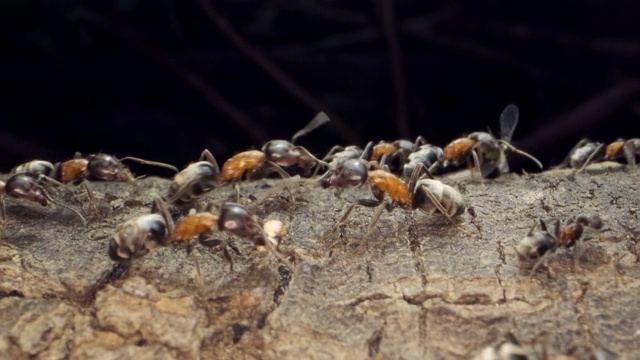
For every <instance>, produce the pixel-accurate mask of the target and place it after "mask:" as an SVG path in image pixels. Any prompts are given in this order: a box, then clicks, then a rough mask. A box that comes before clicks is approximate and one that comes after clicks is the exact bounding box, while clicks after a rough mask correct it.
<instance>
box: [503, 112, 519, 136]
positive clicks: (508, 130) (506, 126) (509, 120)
mask: <svg viewBox="0 0 640 360" xmlns="http://www.w3.org/2000/svg"><path fill="white" fill-rule="evenodd" d="M519 118H520V111H519V110H518V107H517V106H516V105H515V104H509V105H507V107H506V108H504V110H502V114H500V137H501V138H502V140H504V141H506V142H510V141H511V137H512V136H513V132H514V131H515V130H516V126H517V125H518V120H519Z"/></svg>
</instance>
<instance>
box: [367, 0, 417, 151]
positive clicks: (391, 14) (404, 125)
mask: <svg viewBox="0 0 640 360" xmlns="http://www.w3.org/2000/svg"><path fill="white" fill-rule="evenodd" d="M374 3H377V5H378V12H379V14H380V20H381V23H382V29H383V31H384V37H385V39H386V41H387V46H388V47H389V57H390V60H391V71H392V73H393V80H394V89H395V93H396V106H397V109H396V127H397V130H398V135H399V136H400V138H407V137H409V110H408V103H407V81H406V77H405V71H404V65H403V63H402V50H401V48H400V41H399V39H398V27H397V24H396V12H395V4H394V1H393V0H374Z"/></svg>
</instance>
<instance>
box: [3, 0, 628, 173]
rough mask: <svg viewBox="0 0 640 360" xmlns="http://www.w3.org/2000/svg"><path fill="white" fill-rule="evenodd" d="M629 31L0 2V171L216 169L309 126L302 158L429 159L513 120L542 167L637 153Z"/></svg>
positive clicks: (535, 18)
mask: <svg viewBox="0 0 640 360" xmlns="http://www.w3.org/2000/svg"><path fill="white" fill-rule="evenodd" d="M638 14H640V2H638V1H632V0H628V1H615V2H606V3H605V2H602V1H590V0H581V1H569V0H560V1H474V0H468V1H424V0H396V1H392V0H374V1H331V0H300V1H291V0H271V1H255V0H216V1H210V0H152V1H151V0H146V1H145V0H114V1H27V0H4V1H2V3H1V4H0V24H1V25H0V26H1V35H0V41H1V43H2V49H3V54H2V55H0V75H1V78H0V84H1V85H0V86H2V88H3V92H2V93H3V95H2V98H1V101H0V151H1V153H0V171H4V172H6V171H8V170H10V169H11V167H13V166H15V165H16V164H18V163H21V162H24V161H27V160H31V159H45V160H50V161H58V160H63V159H66V158H70V157H72V156H73V154H74V152H76V151H80V152H83V153H92V152H98V151H102V152H107V153H111V154H115V155H117V156H119V157H123V156H127V155H131V156H138V157H143V158H147V159H150V160H158V161H165V162H168V163H172V164H174V165H176V166H178V167H183V166H185V165H186V164H187V163H189V162H190V161H195V160H196V159H197V157H198V155H199V154H200V152H201V151H202V149H204V148H209V149H210V150H211V151H212V152H213V153H214V154H215V155H216V157H217V158H218V161H219V162H220V163H221V162H223V160H224V159H226V158H228V157H229V156H231V155H233V154H234V153H235V152H239V151H242V150H246V149H248V148H250V147H260V146H261V145H262V143H264V142H265V141H267V140H268V139H272V138H285V139H287V138H289V137H290V136H291V135H292V134H293V133H294V132H295V131H296V130H298V129H299V128H301V127H302V126H304V125H305V124H306V122H307V121H308V120H310V119H311V118H312V117H313V115H314V114H315V113H316V112H317V111H319V110H324V111H326V112H327V113H329V114H330V116H331V117H332V119H333V121H332V123H331V124H330V125H328V126H325V127H323V128H321V129H318V130H317V131H316V132H314V133H312V134H310V135H308V136H307V137H305V138H303V139H301V141H300V143H301V144H302V145H305V146H307V147H308V148H309V149H310V150H311V151H312V152H314V153H316V154H318V155H321V154H324V153H325V152H326V151H327V150H328V149H329V148H330V147H331V146H332V145H334V144H363V143H364V142H366V141H367V140H370V139H371V140H380V139H387V140H393V139H397V138H410V139H413V138H415V137H416V136H417V135H418V134H422V135H424V136H425V137H426V138H427V139H428V140H429V141H430V142H432V143H435V144H438V145H441V146H443V145H445V144H446V143H447V142H448V141H450V140H452V139H453V138H455V137H458V136H460V135H462V134H464V133H469V132H472V131H475V130H486V127H487V126H489V127H491V128H492V129H493V130H494V132H497V131H499V127H498V119H499V115H500V112H501V111H502V109H503V108H504V107H505V106H506V105H507V104H508V103H512V102H513V103H516V104H517V105H518V106H519V107H520V112H521V116H520V124H519V126H518V128H517V129H516V132H515V136H514V144H516V145H517V146H520V147H522V148H523V149H524V150H526V151H529V152H531V153H533V154H534V155H536V156H537V157H539V158H540V159H541V160H542V161H543V162H544V163H545V165H552V164H555V163H558V162H559V161H561V160H562V158H564V156H565V155H566V153H567V151H568V150H569V149H570V148H571V147H572V146H573V145H574V144H575V142H577V141H578V140H579V139H580V138H582V137H590V138H592V139H597V140H600V141H611V140H614V139H616V138H617V137H626V138H628V137H635V136H639V135H640V121H638V120H639V117H640V82H638V80H637V78H638V76H639V75H640V74H639V72H640V39H639V38H638V30H639V28H640V27H639V25H638ZM514 160H516V167H517V166H518V165H517V164H518V163H517V159H514ZM521 164H523V165H525V166H526V167H527V169H528V170H531V169H532V168H530V166H529V164H527V163H526V162H522V163H521ZM134 170H136V169H135V168H134ZM144 171H147V169H145V170H144Z"/></svg>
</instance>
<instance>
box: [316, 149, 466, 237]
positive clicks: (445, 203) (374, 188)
mask: <svg viewBox="0 0 640 360" xmlns="http://www.w3.org/2000/svg"><path fill="white" fill-rule="evenodd" d="M367 165H368V164H367V163H366V162H365V161H364V159H354V160H347V161H345V162H344V163H343V164H342V165H341V166H338V167H336V168H334V169H331V170H329V171H327V173H325V174H324V175H323V176H322V177H321V178H320V185H321V186H322V187H323V188H328V187H336V188H340V189H344V188H348V187H354V186H360V185H363V184H365V183H367V184H369V187H370V189H371V192H372V193H373V196H374V197H375V200H374V199H358V200H356V201H354V202H353V203H352V204H351V205H350V206H349V207H348V208H347V210H346V211H345V212H344V214H343V215H342V217H341V218H340V219H339V220H338V221H337V222H336V224H335V226H334V227H333V229H332V231H331V233H334V232H335V231H336V230H337V229H338V227H339V226H340V224H342V223H344V222H345V221H346V220H347V219H348V217H349V215H350V214H351V212H352V211H353V209H354V208H355V207H356V206H365V207H377V208H378V210H377V211H376V213H375V214H374V215H373V219H372V221H371V223H370V225H369V228H368V230H367V232H366V233H365V235H364V239H366V238H367V237H368V235H369V234H370V233H371V231H372V230H373V228H374V226H375V224H376V223H377V221H378V220H379V218H380V216H381V214H382V211H383V209H385V208H386V210H387V211H392V210H393V209H394V208H396V207H400V208H402V209H405V210H415V209H420V210H421V211H423V212H426V213H428V214H433V213H434V212H435V211H436V210H438V211H439V212H440V213H442V214H443V215H444V216H446V217H447V219H449V221H451V223H453V224H456V223H455V222H454V220H453V217H456V216H458V215H460V214H462V213H463V212H464V210H465V208H466V206H465V202H464V199H463V198H462V195H461V194H460V193H459V192H457V191H456V190H455V189H453V188H452V187H450V186H448V185H445V184H443V183H441V182H440V181H437V180H433V179H424V176H420V175H425V176H430V177H431V178H432V177H433V176H432V175H431V174H430V173H429V172H428V169H426V168H425V167H424V165H422V164H419V165H418V166H417V167H416V168H415V169H414V171H413V173H412V174H411V180H410V182H409V185H407V184H406V183H405V182H403V181H402V180H401V179H400V178H399V177H398V176H396V175H394V174H392V173H390V172H389V171H388V168H386V166H385V165H384V161H383V164H382V165H381V166H382V167H383V169H374V170H369V169H368V166H367ZM423 172H426V174H423ZM385 194H387V195H388V196H389V197H390V198H391V203H385V202H384V198H385ZM383 204H384V206H382V205H383ZM456 226H457V225H456Z"/></svg>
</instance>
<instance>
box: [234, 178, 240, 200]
mask: <svg viewBox="0 0 640 360" xmlns="http://www.w3.org/2000/svg"><path fill="white" fill-rule="evenodd" d="M233 187H234V188H235V189H236V202H237V203H238V204H239V203H240V184H239V183H235V184H234V185H233Z"/></svg>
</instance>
